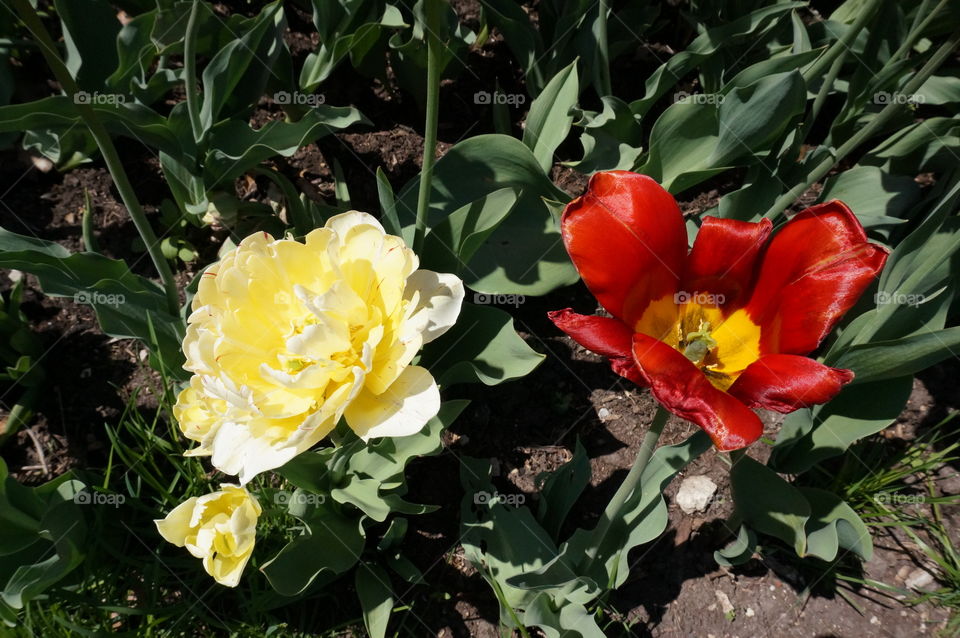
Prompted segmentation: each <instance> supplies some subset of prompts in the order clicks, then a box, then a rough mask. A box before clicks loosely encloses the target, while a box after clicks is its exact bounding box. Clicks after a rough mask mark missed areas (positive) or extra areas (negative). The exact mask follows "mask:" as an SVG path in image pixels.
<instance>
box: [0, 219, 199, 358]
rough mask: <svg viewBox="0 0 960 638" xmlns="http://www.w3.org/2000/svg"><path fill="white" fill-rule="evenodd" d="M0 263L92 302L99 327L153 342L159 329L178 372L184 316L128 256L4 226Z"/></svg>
mask: <svg viewBox="0 0 960 638" xmlns="http://www.w3.org/2000/svg"><path fill="white" fill-rule="evenodd" d="M0 267H3V268H14V269H17V270H23V271H24V272H28V273H30V274H32V275H35V276H36V277H37V279H38V280H39V282H40V286H41V287H42V288H43V291H44V292H45V293H46V294H48V295H53V296H58V297H74V300H75V301H76V302H77V303H84V304H87V305H90V306H92V307H93V309H94V311H95V312H96V313H97V320H98V321H99V323H100V327H101V328H102V329H103V331H104V332H105V333H106V334H108V335H110V336H112V337H121V338H131V337H132V338H137V339H140V340H141V341H143V342H144V343H146V344H148V345H149V344H151V343H152V342H153V338H152V337H153V335H154V334H155V335H156V337H157V339H158V341H159V347H160V351H161V352H162V353H163V356H164V359H165V361H166V362H167V364H168V365H169V366H170V367H171V370H172V371H173V372H174V373H175V374H176V370H177V369H179V367H180V366H179V363H178V362H179V361H182V356H183V355H182V353H181V351H180V342H181V341H182V338H183V334H184V331H185V326H184V324H183V321H182V319H181V318H180V317H179V316H174V315H172V314H170V313H169V312H168V310H167V302H166V297H165V295H164V294H163V291H162V289H161V288H160V286H158V285H157V284H155V283H154V282H152V281H150V280H149V279H145V278H143V277H140V276H139V275H135V274H133V273H132V272H130V269H129V268H128V267H127V265H126V264H125V263H124V262H122V261H120V260H116V259H108V258H106V257H103V256H102V255H99V254H96V253H74V254H70V252H69V251H67V250H66V249H65V248H63V247H62V246H60V245H59V244H57V243H55V242H49V241H44V240H42V239H34V238H30V237H24V236H22V235H17V234H15V233H11V232H10V231H7V230H4V229H2V228H0ZM151 324H152V326H153V332H152V331H151Z"/></svg>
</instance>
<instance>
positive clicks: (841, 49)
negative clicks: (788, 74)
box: [803, 0, 880, 84]
mask: <svg viewBox="0 0 960 638" xmlns="http://www.w3.org/2000/svg"><path fill="white" fill-rule="evenodd" d="M879 8H880V0H870V2H869V4H868V5H867V6H866V7H863V9H862V10H861V11H860V15H858V16H857V19H856V20H854V21H853V23H852V24H851V25H850V28H849V29H847V32H846V33H844V34H843V37H842V38H840V39H839V40H837V41H836V42H834V43H833V44H832V45H831V46H830V48H828V49H827V50H826V51H825V52H824V53H823V55H821V56H820V57H819V58H817V59H816V60H814V61H813V62H811V63H810V66H808V67H807V68H806V70H805V71H804V72H803V81H804V82H806V83H807V84H810V82H812V81H813V80H814V79H816V78H818V77H819V76H820V75H821V74H822V73H823V72H824V71H825V70H826V69H827V67H829V66H830V65H831V64H833V62H834V60H836V59H837V58H838V57H840V56H841V55H845V54H846V52H847V51H849V50H850V47H851V46H852V45H853V42H854V40H856V39H857V36H858V35H859V34H860V32H861V31H862V30H863V28H864V27H865V26H866V25H867V22H869V21H870V19H871V18H873V16H874V14H875V13H876V12H877V9H879Z"/></svg>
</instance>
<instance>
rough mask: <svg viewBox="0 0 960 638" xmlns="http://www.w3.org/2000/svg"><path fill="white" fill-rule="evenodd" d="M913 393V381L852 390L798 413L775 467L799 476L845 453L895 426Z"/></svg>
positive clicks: (787, 425) (788, 423)
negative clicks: (866, 438)
mask: <svg viewBox="0 0 960 638" xmlns="http://www.w3.org/2000/svg"><path fill="white" fill-rule="evenodd" d="M912 389H913V379H912V378H911V377H901V378H898V379H889V380H886V381H877V382H874V383H863V384H860V385H851V386H847V387H845V388H844V389H843V390H842V391H841V392H840V394H838V395H837V397H836V398H835V399H833V400H832V401H830V402H829V403H827V404H825V405H822V406H817V407H816V408H815V409H814V410H813V411H811V410H807V409H804V410H797V411H796V412H794V413H792V414H790V415H788V416H787V418H786V419H785V420H784V422H783V426H781V428H780V433H779V434H778V435H777V442H776V445H774V447H773V453H772V455H771V457H770V461H769V465H770V467H772V468H774V469H776V470H777V471H778V472H784V473H788V474H799V473H800V472H804V471H806V470H808V469H810V468H811V467H813V466H814V465H816V464H817V463H819V462H820V461H822V460H824V459H828V458H830V457H833V456H837V455H839V454H843V453H844V452H845V451H846V450H847V448H848V447H850V445H851V444H853V443H854V442H855V441H857V440H859V439H861V438H863V437H865V436H869V435H871V434H875V433H877V432H879V431H880V430H882V429H884V428H885V427H887V426H889V425H890V424H892V423H893V422H894V421H895V420H896V418H897V416H899V415H900V412H902V411H903V407H904V405H906V403H907V399H908V398H909V396H910V392H911V391H912Z"/></svg>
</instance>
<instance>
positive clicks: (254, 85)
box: [200, 2, 286, 132]
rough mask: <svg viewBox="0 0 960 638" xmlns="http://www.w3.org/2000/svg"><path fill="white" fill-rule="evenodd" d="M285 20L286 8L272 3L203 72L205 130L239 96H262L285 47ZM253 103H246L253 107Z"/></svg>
mask: <svg viewBox="0 0 960 638" xmlns="http://www.w3.org/2000/svg"><path fill="white" fill-rule="evenodd" d="M285 27H286V21H285V19H284V15H283V5H282V4H281V3H280V2H273V3H271V4H268V5H267V6H265V7H264V8H263V10H262V11H261V12H260V14H259V15H258V16H257V17H256V18H254V19H252V20H251V24H250V25H249V27H248V30H247V32H246V33H244V34H243V35H242V36H240V37H238V38H236V39H235V40H234V41H233V42H231V43H230V44H228V45H227V46H225V47H224V48H223V49H221V50H220V51H219V52H217V54H216V55H215V56H213V58H212V59H211V60H210V62H209V63H208V64H207V66H206V68H204V70H203V76H202V80H203V103H202V105H201V107H200V122H201V126H202V131H204V132H205V131H208V130H210V129H211V128H213V125H214V124H216V123H217V122H218V121H219V120H220V115H221V111H222V110H223V108H224V106H225V105H226V104H227V102H228V101H230V100H231V99H234V98H236V96H237V95H238V94H243V95H250V96H251V98H252V95H253V93H259V92H260V91H261V90H262V89H263V87H264V86H265V84H266V81H267V78H268V74H269V73H271V72H272V69H271V65H272V62H273V61H274V60H275V59H276V57H277V56H278V55H279V54H280V47H281V46H283V31H284V29H285ZM251 101H252V100H244V102H245V103H246V104H250V103H251Z"/></svg>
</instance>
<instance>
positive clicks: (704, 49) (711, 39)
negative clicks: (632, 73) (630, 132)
mask: <svg viewBox="0 0 960 638" xmlns="http://www.w3.org/2000/svg"><path fill="white" fill-rule="evenodd" d="M803 6H805V4H804V3H802V2H778V3H776V4H773V5H770V6H766V7H762V8H760V9H757V10H756V11H752V12H750V13H748V14H747V15H745V16H742V17H739V18H737V19H735V20H733V21H732V22H729V23H727V24H724V25H721V26H718V27H714V28H712V29H709V30H707V31H705V32H703V33H701V34H700V35H698V36H697V38H696V39H695V40H694V41H693V42H691V43H690V46H688V47H687V48H686V50H684V51H681V52H680V53H677V54H676V55H672V56H670V59H669V60H667V62H666V63H665V64H662V65H661V66H660V67H659V68H658V69H657V70H656V71H654V72H653V74H652V75H650V77H649V78H647V81H646V85H645V91H646V93H645V95H644V96H643V97H642V98H641V99H639V100H635V101H633V102H631V103H630V108H631V109H632V110H633V112H634V113H635V114H637V115H643V114H645V113H646V112H647V111H648V110H650V107H651V106H653V103H654V102H656V101H657V100H658V99H660V97H662V96H663V95H664V94H665V93H666V92H667V91H669V90H670V87H672V86H673V85H674V84H676V83H677V82H678V81H679V80H680V78H682V77H684V76H685V75H687V74H688V73H690V72H691V71H693V70H694V69H695V68H696V67H697V66H698V65H700V64H702V63H703V61H704V60H707V59H708V58H710V57H711V56H712V55H714V54H715V53H716V52H717V51H720V50H721V49H723V48H725V47H730V46H732V45H736V44H739V43H741V42H744V41H747V40H750V41H751V46H753V45H755V44H756V43H757V42H760V41H762V40H763V38H764V37H765V35H766V34H767V33H769V32H770V31H771V30H772V29H773V27H775V26H776V25H777V23H778V22H779V21H780V20H781V19H782V18H783V17H784V16H785V15H787V13H789V12H790V11H792V10H793V9H797V8H800V7H803Z"/></svg>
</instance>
